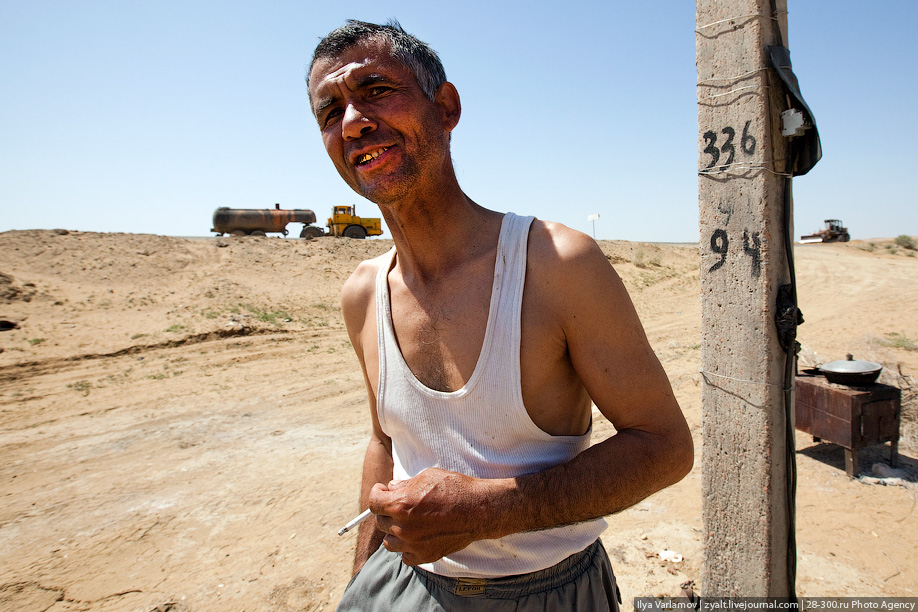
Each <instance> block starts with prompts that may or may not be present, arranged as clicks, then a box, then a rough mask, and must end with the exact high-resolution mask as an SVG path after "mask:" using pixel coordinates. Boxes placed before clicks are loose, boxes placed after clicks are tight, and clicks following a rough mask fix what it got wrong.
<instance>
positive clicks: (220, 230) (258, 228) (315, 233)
mask: <svg viewBox="0 0 918 612" xmlns="http://www.w3.org/2000/svg"><path fill="white" fill-rule="evenodd" d="M315 222H316V214H315V213H314V212H312V211H311V210H308V209H301V208H297V209H293V210H281V207H280V204H275V205H274V208H273V209H272V208H262V209H249V208H227V207H225V206H224V207H221V208H218V209H217V210H215V211H214V226H213V227H212V228H211V230H210V231H212V232H216V233H217V234H220V235H221V236H222V235H223V234H231V235H233V236H265V235H266V234H269V233H280V234H283V235H284V236H286V235H287V233H288V232H287V224H288V223H302V224H303V230H302V231H301V232H300V238H306V239H311V238H319V237H320V236H337V237H341V236H344V237H345V238H366V237H367V236H379V235H381V234H382V220H381V219H379V218H375V219H369V218H361V217H358V216H356V215H355V214H354V207H353V206H335V207H334V209H333V210H332V216H331V217H329V218H328V231H326V230H325V229H323V228H321V227H318V226H315V225H312V224H313V223H315Z"/></svg>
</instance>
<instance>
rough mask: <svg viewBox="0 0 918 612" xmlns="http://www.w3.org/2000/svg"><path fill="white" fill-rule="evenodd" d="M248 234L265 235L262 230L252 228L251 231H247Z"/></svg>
mask: <svg viewBox="0 0 918 612" xmlns="http://www.w3.org/2000/svg"><path fill="white" fill-rule="evenodd" d="M249 236H261V237H264V236H267V234H265V232H264V230H252V231H251V232H250V233H249Z"/></svg>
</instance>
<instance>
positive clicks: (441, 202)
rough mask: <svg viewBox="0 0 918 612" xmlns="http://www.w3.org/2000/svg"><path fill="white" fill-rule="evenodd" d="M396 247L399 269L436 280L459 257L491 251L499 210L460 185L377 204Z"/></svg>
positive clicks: (465, 259)
mask: <svg viewBox="0 0 918 612" xmlns="http://www.w3.org/2000/svg"><path fill="white" fill-rule="evenodd" d="M380 209H381V210H382V213H383V216H384V217H385V219H386V225H388V227H389V230H390V231H391V232H392V239H393V241H394V242H395V248H396V251H397V252H398V262H399V266H400V267H401V269H402V274H404V275H405V276H406V280H407V278H409V277H410V278H412V279H413V281H414V282H420V283H425V284H426V283H429V282H434V283H435V282H437V280H439V279H443V278H445V277H446V276H448V275H449V273H450V272H451V271H453V270H455V269H456V268H457V267H461V266H462V265H463V263H467V262H468V261H469V260H472V259H475V258H477V257H479V256H481V255H484V254H485V253H487V252H489V251H491V250H492V249H493V248H494V247H495V245H496V244H497V237H498V235H499V233H500V223H499V220H500V218H501V216H502V215H501V214H500V213H496V212H494V211H490V210H487V209H485V208H482V207H481V206H479V205H478V204H476V203H475V202H473V201H472V200H471V199H470V198H469V197H468V196H466V195H465V194H464V193H463V192H462V190H461V189H459V186H458V185H456V187H455V189H454V190H450V191H449V192H444V193H441V194H438V195H436V196H434V197H427V198H425V199H423V200H413V201H411V202H406V201H402V202H400V203H399V204H398V205H397V206H386V205H383V206H380Z"/></svg>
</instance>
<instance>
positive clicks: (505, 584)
mask: <svg viewBox="0 0 918 612" xmlns="http://www.w3.org/2000/svg"><path fill="white" fill-rule="evenodd" d="M602 550H603V548H602V542H600V540H599V539H597V540H596V541H595V542H593V543H592V544H590V545H589V546H587V547H586V548H584V549H583V550H582V551H580V552H579V553H574V554H573V555H571V556H570V557H568V558H567V559H565V560H564V561H561V562H560V563H557V564H555V565H552V566H551V567H547V568H545V569H543V570H538V571H536V572H530V573H528V574H517V575H515V576H504V577H501V578H450V577H448V576H441V575H440V574H434V573H433V572H428V571H427V570H423V569H421V568H419V567H416V568H414V571H415V572H417V573H418V575H419V576H420V578H421V579H422V580H424V581H425V582H427V583H429V584H433V585H436V586H438V587H440V588H441V589H444V590H446V591H449V592H450V593H453V594H455V595H459V596H461V597H483V598H488V599H518V598H519V597H523V596H526V595H532V594H533V593H540V592H542V591H550V590H552V589H556V588H558V587H560V586H562V585H565V584H567V583H568V582H571V581H572V580H575V579H576V578H577V577H578V576H580V575H581V574H582V573H583V572H585V571H586V570H587V569H588V568H589V567H590V566H591V565H592V564H593V562H594V559H595V558H596V556H597V555H598V554H600V551H602Z"/></svg>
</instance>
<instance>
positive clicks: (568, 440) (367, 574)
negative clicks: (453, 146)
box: [307, 21, 693, 611]
mask: <svg viewBox="0 0 918 612" xmlns="http://www.w3.org/2000/svg"><path fill="white" fill-rule="evenodd" d="M307 81H308V89H309V97H310V103H311V106H312V110H313V112H314V114H315V116H316V120H317V121H318V124H319V128H320V131H321V134H322V139H323V142H324V144H325V148H326V150H327V151H328V154H329V156H330V157H331V160H332V162H333V163H334V164H335V167H336V168H337V170H338V172H339V173H340V174H341V177H342V178H343V179H344V180H345V181H346V182H347V183H348V184H349V185H350V186H351V187H352V188H353V189H354V190H355V191H356V192H357V193H359V194H361V195H362V196H364V197H366V198H368V199H369V200H372V201H373V202H375V203H376V204H378V205H379V208H380V210H381V211H382V214H383V216H384V217H385V219H386V223H387V225H388V226H389V229H390V231H391V232H392V237H393V241H394V243H395V248H394V250H393V251H391V252H390V253H387V254H386V255H384V256H382V257H378V258H376V259H373V260H371V261H367V262H364V263H362V264H360V266H358V268H357V270H356V271H355V272H354V273H353V275H352V276H351V277H350V278H349V279H348V281H347V282H346V283H345V286H344V289H343V294H342V309H343V314H344V318H345V322H346V324H347V329H348V333H349V335H350V338H351V342H352V343H353V345H354V349H355V351H356V353H357V356H358V358H359V360H360V364H361V366H362V368H363V373H364V377H365V382H366V385H367V390H368V396H369V403H370V415H371V419H372V425H373V429H372V436H371V439H370V443H369V446H368V448H367V452H366V457H365V461H364V471H363V482H362V489H361V497H360V504H361V507H362V508H369V509H370V510H371V511H372V513H373V514H372V516H371V518H370V519H368V520H367V521H365V522H364V523H363V524H362V525H361V528H360V532H359V534H358V542H357V552H356V558H355V564H354V572H355V577H354V579H353V580H352V581H351V584H350V585H349V586H348V589H347V591H346V593H345V596H344V599H343V600H342V603H341V605H340V608H339V609H340V610H352V609H353V610H377V609H378V610H387V611H388V610H412V611H415V610H456V609H465V608H475V609H476V610H478V609H480V610H496V609H507V608H506V607H503V606H506V605H507V603H508V602H507V600H508V599H509V600H515V603H514V605H513V606H512V609H515V610H530V609H532V610H535V609H538V610H544V609H552V610H591V611H596V610H615V609H617V603H616V599H617V598H618V595H617V587H616V586H615V582H614V577H613V576H612V571H611V568H610V567H609V561H608V557H607V556H606V554H605V551H604V550H603V549H602V545H601V543H600V542H599V540H598V536H599V535H600V534H601V533H602V531H603V530H604V528H605V526H606V523H605V521H604V520H603V519H602V517H603V516H605V515H608V514H612V513H615V512H618V511H620V510H622V509H625V508H627V507H629V506H631V505H633V504H635V503H637V502H638V501H640V500H641V499H643V498H645V497H646V496H648V495H650V494H652V493H654V492H655V491H658V490H660V489H661V488H663V487H666V486H668V485H670V484H673V483H675V482H677V481H678V480H680V479H681V478H682V477H683V476H684V475H685V474H686V473H688V471H689V470H690V469H691V466H692V461H693V449H692V439H691V435H690V432H689V430H688V427H687V425H686V423H685V420H684V418H683V416H682V413H681V411H680V409H679V406H678V404H677V403H676V401H675V398H674V397H673V394H672V390H671V388H670V386H669V382H668V380H667V378H666V375H665V373H664V372H663V369H662V367H661V366H660V363H659V361H658V360H657V359H656V357H655V356H654V354H653V352H652V351H651V349H650V346H649V344H648V342H647V339H646V337H645V335H644V331H643V329H642V327H641V324H640V322H639V321H638V318H637V315H636V314H635V311H634V308H633V306H632V304H631V301H630V299H629V297H628V295H627V293H626V291H625V289H624V287H623V285H622V283H621V281H620V279H619V278H618V276H617V275H616V274H615V272H614V270H613V269H612V267H611V266H610V265H609V263H608V261H607V260H606V258H605V257H604V256H603V254H602V252H601V251H600V250H599V248H598V246H597V245H596V243H595V241H594V240H592V239H591V238H589V237H588V236H586V235H584V234H581V233H579V232H576V231H573V230H571V229H568V228H566V227H564V226H561V225H558V224H555V223H549V222H545V221H540V220H536V219H533V218H531V217H518V216H516V215H513V214H510V213H507V214H501V213H497V212H494V211H492V210H488V209H486V208H484V207H482V206H479V205H478V204H476V203H475V202H473V201H472V200H471V199H470V198H469V197H468V196H467V195H466V194H465V193H463V191H462V190H461V188H460V187H459V184H458V181H457V179H456V175H455V172H454V170H453V165H452V159H451V157H450V144H449V143H450V134H451V132H452V130H453V128H455V127H456V125H457V123H458V121H459V116H460V111H461V106H460V102H459V94H458V93H457V91H456V88H455V87H454V86H453V85H452V84H451V83H449V82H448V81H446V75H445V73H444V71H443V68H442V65H441V64H440V61H439V59H438V58H437V56H436V54H435V53H434V52H433V51H432V50H431V49H430V48H429V47H428V46H427V45H426V44H424V43H422V42H420V41H419V40H417V39H416V38H414V37H413V36H410V35H408V34H407V33H405V32H404V31H403V30H402V29H401V26H399V25H398V24H397V23H396V22H391V23H390V24H388V25H385V26H379V25H374V24H367V23H362V22H356V21H351V22H348V24H347V25H345V26H343V27H341V28H339V29H337V30H335V31H333V32H331V33H330V34H329V35H328V36H326V37H325V38H324V39H323V40H322V41H321V42H320V43H319V45H318V47H317V48H316V51H315V54H314V57H313V61H312V64H311V66H310V71H309V76H308V78H307ZM494 204H495V205H496V206H500V203H499V202H497V203H494ZM591 402H592V403H595V405H596V406H597V408H598V409H599V411H600V412H601V413H602V414H603V415H604V416H605V417H606V418H608V419H609V420H610V421H611V422H612V424H613V425H614V426H615V429H616V434H615V435H614V436H612V437H611V438H609V439H608V440H605V441H603V442H601V443H599V444H596V445H593V446H590V445H589V434H590V431H591ZM469 598H474V599H469Z"/></svg>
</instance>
